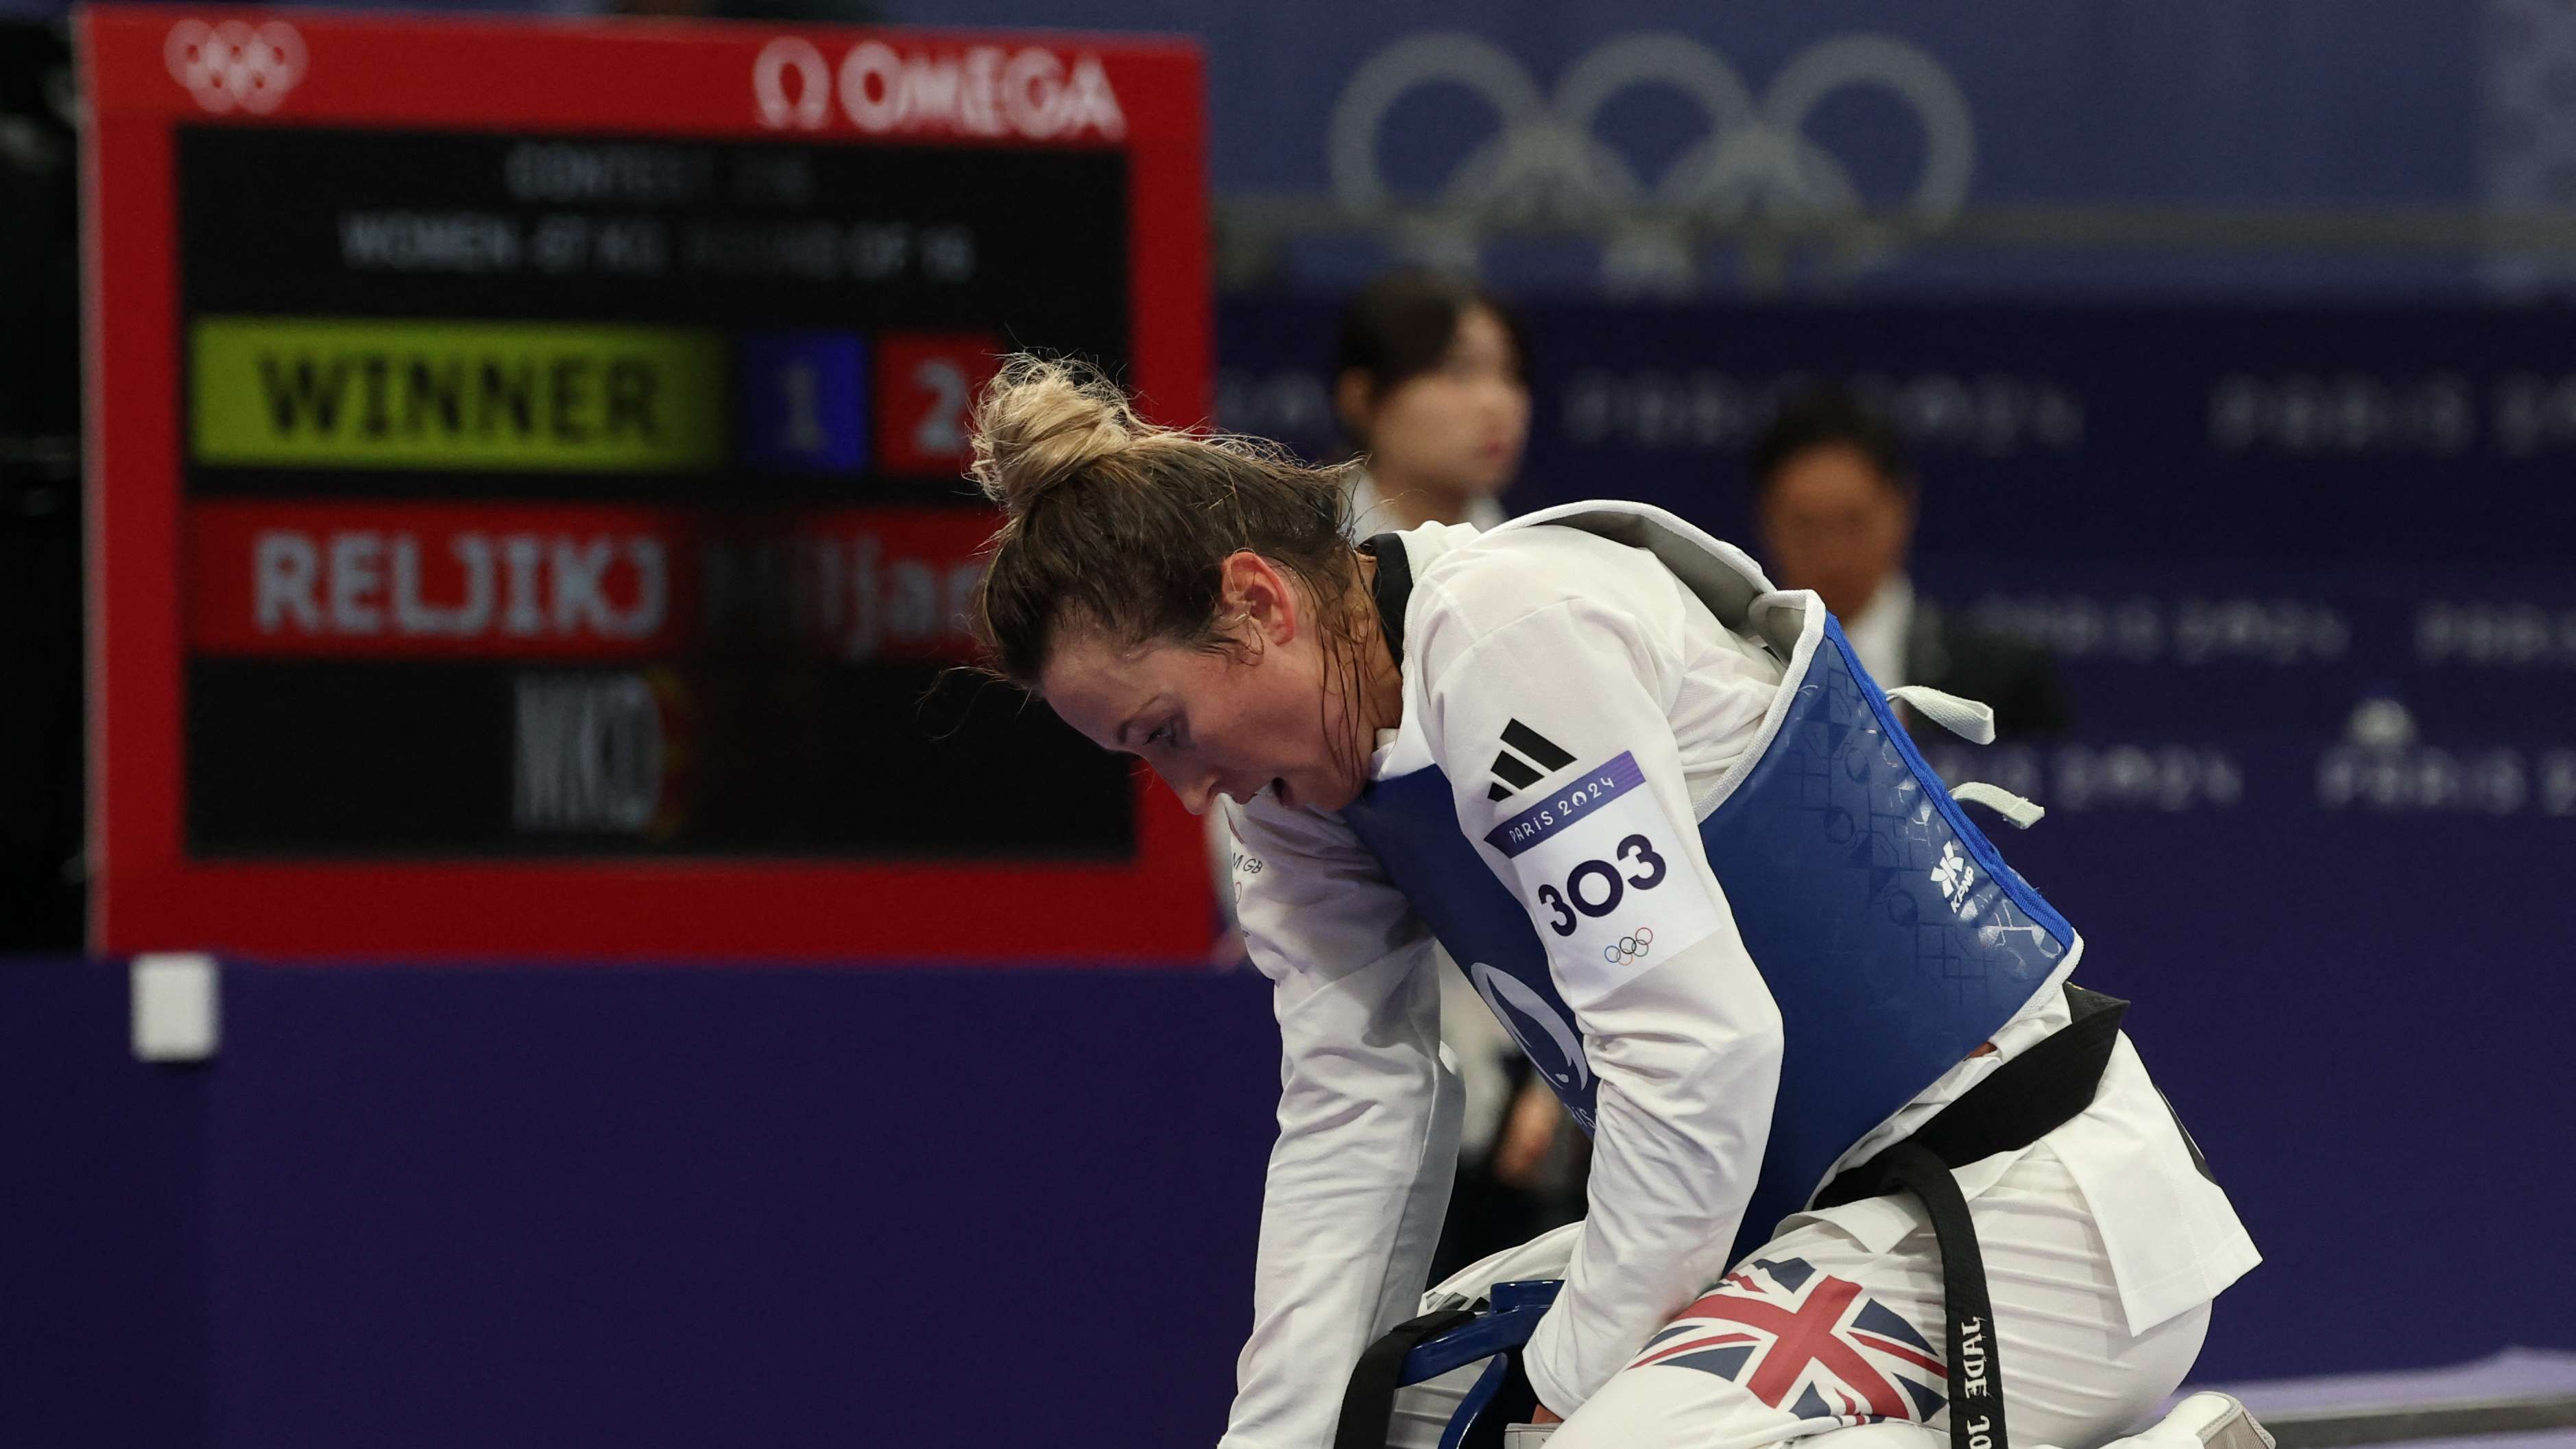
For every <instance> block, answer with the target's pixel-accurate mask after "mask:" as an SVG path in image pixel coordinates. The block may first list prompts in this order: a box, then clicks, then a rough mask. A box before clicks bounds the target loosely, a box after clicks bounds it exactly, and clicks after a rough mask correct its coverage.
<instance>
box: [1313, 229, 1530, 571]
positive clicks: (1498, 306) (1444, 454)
mask: <svg viewBox="0 0 2576 1449" xmlns="http://www.w3.org/2000/svg"><path fill="white" fill-rule="evenodd" d="M1333 414H1334V416H1335V417H1337V418H1338V419H1340V420H1341V424H1342V428H1343V430H1344V431H1345V432H1347V433H1348V434H1349V435H1350V438H1351V442H1352V444H1353V445H1354V446H1355V447H1356V448H1357V450H1358V451H1359V453H1360V454H1361V455H1362V457H1363V458H1364V460H1365V461H1364V462H1363V464H1362V466H1361V468H1360V470H1359V471H1358V473H1357V475H1356V478H1355V481H1354V484H1353V492H1352V496H1351V516H1352V517H1353V518H1354V519H1355V520H1357V523H1358V526H1360V527H1361V528H1363V529H1370V530H1375V529H1398V530H1401V529H1407V528H1414V527H1418V526H1420V525H1422V524H1425V523H1472V524H1475V525H1476V526H1477V527H1479V528H1491V527H1493V526H1494V525H1495V524H1497V523H1500V522H1502V521H1503V518H1504V516H1505V515H1504V512H1503V507H1502V505H1501V504H1500V503H1499V502H1497V501H1496V495H1498V494H1500V493H1501V492H1502V491H1503V489H1504V488H1505V487H1507V486H1509V485H1510V483H1511V481H1512V475H1513V474H1514V473H1516V472H1518V471H1519V470H1520V465H1521V450H1522V448H1523V447H1524V446H1526V445H1527V444H1528V442H1529V421H1530V389H1529V339H1528V336H1527V335H1526V333H1525V332H1524V331H1523V330H1522V327H1521V322H1520V319H1519V318H1518V317H1516V316H1514V315H1513V313H1512V311H1511V309H1510V308H1509V307H1507V306H1505V305H1504V304H1503V303H1502V302H1501V301H1500V300H1499V299H1497V298H1496V297H1494V296H1493V295H1492V294H1491V293H1489V292H1486V291H1484V290H1482V289H1481V288H1478V287H1477V286H1476V285H1475V284H1473V283H1472V282H1467V281H1464V280H1461V279H1458V278H1454V277H1446V276H1442V275H1440V274H1438V273H1436V272H1423V271H1403V272H1394V273H1390V274H1388V275H1387V276H1384V277H1380V278H1379V279H1378V280H1376V281H1375V282H1372V283H1370V284H1369V286H1368V288H1367V289H1366V290H1365V291H1362V292H1361V293H1360V294H1359V295H1358V296H1357V297H1354V298H1352V299H1351V305H1350V308H1349V309H1348V310H1347V311H1345V312H1344V313H1343V314H1342V339H1341V349H1340V355H1339V357H1338V358H1337V359H1336V361H1335V364H1334V368H1333Z"/></svg>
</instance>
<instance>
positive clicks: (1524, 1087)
mask: <svg viewBox="0 0 2576 1449" xmlns="http://www.w3.org/2000/svg"><path fill="white" fill-rule="evenodd" d="M1333 411H1334V414H1335V416H1336V417H1338V418H1339V419H1340V421H1341V424H1342V428H1343V430H1344V431H1345V432H1347V433H1348V434H1349V435H1350V438H1351V442H1352V444H1353V445H1354V446H1355V447H1356V448H1358V450H1359V451H1360V453H1361V454H1362V455H1363V457H1364V459H1365V462H1364V463H1363V464H1362V466H1361V467H1360V468H1359V469H1356V470H1354V478H1353V488H1352V495H1351V517H1352V520H1353V531H1354V532H1356V533H1357V534H1359V535H1360V536H1361V537H1367V536H1368V535H1370V534H1374V533H1383V532H1388V531H1395V530H1402V529H1408V528H1415V527H1418V526H1420V525H1422V524H1425V523H1472V524H1475V525H1476V526H1478V527H1480V528H1491V527H1493V526H1494V525H1495V524H1497V523H1500V522H1502V521H1503V518H1504V516H1505V515H1504V511H1503V506H1502V504H1501V503H1500V502H1498V501H1497V500H1496V495H1497V494H1499V493H1500V492H1502V490H1503V488H1504V487H1505V486H1506V485H1508V484H1509V483H1510V482H1511V480H1512V475H1513V474H1514V473H1516V472H1517V471H1519V469H1520V462H1521V450H1522V448H1523V447H1524V445H1526V444H1527V442H1528V441H1529V421H1530V389H1529V339H1528V336H1527V334H1526V332H1525V331H1524V330H1523V328H1522V326H1521V322H1520V319H1519V318H1518V317H1517V316H1515V315H1514V314H1513V312H1512V310H1511V308H1510V307H1509V306H1507V305H1505V304H1504V303H1503V302H1502V301H1501V300H1500V299H1499V298H1497V297H1495V296H1493V295H1492V294H1491V293H1488V292H1486V291H1484V290H1482V289H1480V288H1478V287H1477V286H1476V285H1475V284H1474V283H1472V282H1469V281H1465V280H1462V279H1459V278H1455V277H1448V276H1443V275H1441V274H1439V273H1436V272H1427V271H1401V272H1394V273H1390V274H1388V275H1387V276H1384V277H1381V278H1379V279H1378V280H1377V281H1375V282H1372V283H1370V284H1369V286H1368V287H1367V288H1366V289H1365V290H1363V291H1362V292H1361V293H1360V294H1359V295H1358V296H1357V297H1355V298H1353V299H1352V300H1351V304H1350V306H1349V308H1348V309H1347V310H1346V311H1344V312H1343V314H1342V335H1341V350H1340V356H1339V357H1338V358H1337V359H1336V361H1335V366H1334V376H1333ZM1437 949H1438V948H1436V947H1435V948H1434V950H1435V951H1436V950H1437ZM1436 966H1437V969H1438V971H1439V973H1440V1036H1441V1045H1442V1046H1443V1047H1444V1048H1445V1049H1446V1050H1447V1052H1448V1055H1449V1057H1450V1061H1451V1065H1452V1066H1454V1067H1455V1068H1456V1069H1457V1071H1458V1075H1459V1079H1460V1081H1461V1082H1462V1084H1463V1085H1464V1087H1465V1091H1466V1099H1467V1100H1466V1112H1465V1120H1464V1122H1463V1125H1462V1126H1461V1128H1460V1131H1459V1142H1458V1178H1457V1183H1456V1186H1455V1187H1454V1189H1453V1190H1452V1192H1451V1194H1450V1199H1449V1220H1448V1222H1447V1223H1446V1224H1445V1225H1443V1227H1442V1229H1441V1235H1440V1246H1439V1249H1438V1251H1437V1252H1436V1253H1435V1254H1434V1260H1433V1263H1432V1267H1431V1276H1432V1277H1433V1278H1434V1279H1435V1280H1436V1279H1439V1278H1442V1277H1445V1276H1447V1275H1448V1274H1449V1273H1451V1272H1453V1271H1455V1270H1456V1269H1458V1268H1462V1267H1464V1266H1466V1265H1467V1264H1469V1263H1472V1262H1474V1261H1476V1260H1477V1259H1479V1258H1482V1257H1485V1256H1486V1255H1488V1254H1491V1253H1496V1252H1500V1251H1501V1250H1503V1249H1504V1248H1508V1247H1513V1246H1515V1245H1517V1244H1520V1243H1523V1242H1526V1241H1528V1240H1529V1239H1531V1238H1533V1237H1536V1236H1537V1235H1538V1234H1540V1233H1543V1232H1545V1231H1547V1230H1548V1229H1549V1228H1552V1227H1555V1226H1557V1225H1559V1224H1561V1223H1566V1222H1571V1221H1573V1220H1574V1219H1575V1218H1577V1217H1580V1216H1582V1214H1583V1181H1582V1178H1583V1163H1584V1158H1585V1152H1584V1144H1583V1140H1582V1134H1581V1133H1580V1132H1578V1131H1576V1130H1575V1128H1574V1124H1573V1122H1572V1120H1571V1119H1570V1118H1568V1117H1567V1116H1566V1114H1565V1108H1564V1107H1563V1106H1562V1105H1560V1104H1559V1103H1558V1102H1557V1100H1556V1094H1555V1093H1553V1092H1551V1091H1549V1090H1548V1089H1547V1086H1546V1084H1545V1083H1543V1082H1541V1081H1539V1080H1538V1079H1537V1077H1536V1075H1535V1074H1534V1073H1532V1072H1531V1070H1530V1068H1529V1063H1528V1059H1527V1058H1526V1057H1524V1056H1523V1055H1522V1054H1521V1051H1520V1048H1519V1047H1518V1045H1516V1044H1515V1043H1514V1042H1513V1041H1512V1039H1511V1037H1510V1036H1509V1035H1507V1034H1506V1033H1505V1032H1504V1031H1503V1029H1502V1026H1501V1025H1500V1024H1499V1023H1498V1022H1497V1021H1496V1020H1495V1019H1494V1014H1493V1011H1492V1010H1491V1009H1490V1008H1489V1007H1487V1006H1486V1005H1485V1002H1484V1000H1483V998H1481V997H1479V996H1478V995H1477V994H1476V988H1475V987H1474V986H1472V985H1470V984H1469V983H1468V981H1467V976H1466V973H1465V972H1463V971H1461V970H1459V969H1458V968H1457V966H1456V965H1455V964H1454V963H1453V962H1451V961H1450V960H1449V959H1448V957H1447V956H1446V954H1445V953H1444V954H1442V955H1441V956H1440V958H1439V960H1438V961H1437V963H1436Z"/></svg>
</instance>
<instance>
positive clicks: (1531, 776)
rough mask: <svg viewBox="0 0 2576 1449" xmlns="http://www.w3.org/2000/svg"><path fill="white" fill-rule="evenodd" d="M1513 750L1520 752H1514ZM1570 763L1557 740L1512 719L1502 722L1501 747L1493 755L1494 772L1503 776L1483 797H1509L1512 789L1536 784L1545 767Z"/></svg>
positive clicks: (1567, 755)
mask: <svg viewBox="0 0 2576 1449" xmlns="http://www.w3.org/2000/svg"><path fill="white" fill-rule="evenodd" d="M1515 750H1517V751H1519V753H1518V754H1515V753H1513V752H1514V751H1515ZM1524 757H1526V758H1524ZM1533 762H1535V763H1533ZM1573 763H1574V757H1573V756H1572V755H1569V754H1567V753H1566V752H1565V750H1564V749H1563V748H1562V747H1561V746H1559V745H1558V744H1557V743H1556V741H1554V740H1551V739H1549V738H1548V737H1547V736H1545V735H1543V734H1540V733H1539V732H1538V731H1536V730H1534V729H1531V728H1530V727H1529V726H1528V725H1525V724H1522V723H1521V722H1520V721H1519V720H1513V721H1511V722H1510V723H1508V724H1506V725H1504V726H1503V748H1502V750H1501V751H1500V752H1499V753H1497V754H1496V755H1495V756H1494V773H1495V774H1497V775H1499V776H1501V777H1502V778H1501V779H1499V780H1496V781H1495V782H1494V783H1493V785H1492V787H1491V788H1489V789H1487V790H1486V791H1485V798H1486V799H1488V800H1508V799H1510V798H1511V797H1512V794H1513V792H1514V791H1517V790H1526V789H1528V788H1529V787H1530V786H1532V785H1535V784H1537V783H1538V782H1539V777H1540V776H1542V775H1545V774H1546V773H1547V772H1548V771H1550V770H1562V769H1564V768H1565V767H1566V766H1568V765H1571V764H1573Z"/></svg>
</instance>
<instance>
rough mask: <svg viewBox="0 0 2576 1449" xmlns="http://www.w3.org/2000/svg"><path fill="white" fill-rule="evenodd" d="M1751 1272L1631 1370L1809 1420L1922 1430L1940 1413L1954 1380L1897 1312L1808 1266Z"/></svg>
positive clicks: (1696, 1306) (1664, 1335)
mask: <svg viewBox="0 0 2576 1449" xmlns="http://www.w3.org/2000/svg"><path fill="white" fill-rule="evenodd" d="M1747 1267H1748V1268H1749V1269H1750V1270H1751V1271H1746V1270H1745V1269H1739V1270H1737V1271H1736V1272H1733V1273H1730V1274H1728V1275H1727V1276H1726V1278H1725V1280H1724V1281H1723V1282H1720V1283H1719V1284H1718V1285H1717V1286H1716V1287H1715V1288H1712V1289H1710V1290H1709V1291H1708V1292H1707V1293H1706V1294H1703V1295H1702V1296H1701V1297H1700V1299H1699V1301H1698V1302H1696V1303H1693V1304H1692V1305H1691V1306H1690V1307H1688V1308H1685V1309H1683V1310H1682V1311H1681V1315H1680V1316H1679V1317H1678V1318H1676V1319H1674V1320H1673V1322H1672V1325H1671V1326H1670V1327H1668V1328H1666V1329H1665V1330H1664V1331H1663V1332H1661V1333H1659V1334H1656V1335H1655V1336H1654V1338H1652V1339H1651V1340H1649V1341H1648V1342H1647V1344H1646V1347H1645V1351H1644V1352H1642V1353H1640V1354H1639V1355H1638V1356H1637V1357H1636V1359H1635V1360H1634V1361H1633V1362H1631V1363H1630V1364H1629V1367H1630V1368H1644V1367H1647V1366H1648V1365H1662V1366H1664V1367H1668V1368H1689V1369H1698V1370H1699V1371H1701V1372H1702V1373H1712V1374H1715V1375H1717V1376H1718V1377H1719V1378H1722V1379H1727V1380H1730V1381H1732V1382H1735V1383H1739V1384H1742V1385H1743V1386H1744V1387H1745V1389H1746V1390H1747V1391H1748V1392H1750V1393H1751V1394H1752V1395H1753V1396H1754V1397H1755V1398H1757V1399H1760V1400H1761V1401H1762V1402H1764V1403H1766V1404H1769V1405H1770V1406H1771V1407H1773V1408H1775V1409H1786V1410H1787V1411H1789V1412H1790V1413H1792V1414H1795V1415H1797V1416H1798V1417H1799V1418H1802V1419H1840V1420H1843V1421H1845V1422H1846V1423H1850V1424H1874V1423H1878V1422H1880V1421H1882V1420H1888V1419H1901V1420H1907V1421H1910V1422H1913V1423H1918V1424H1919V1423H1923V1422H1925V1421H1927V1420H1929V1419H1930V1418H1931V1417H1932V1416H1933V1415H1934V1414H1935V1413H1938V1412H1939V1411H1940V1408H1941V1405H1942V1403H1943V1402H1944V1398H1943V1395H1942V1393H1941V1390H1940V1388H1939V1387H1938V1385H1939V1384H1940V1383H1941V1381H1942V1380H1943V1379H1946V1378H1947V1377H1948V1376H1949V1375H1948V1373H1947V1372H1946V1371H1945V1370H1944V1369H1943V1368H1942V1367H1941V1360H1940V1358H1939V1356H1938V1354H1937V1353H1936V1352H1935V1350H1934V1349H1933V1347H1932V1345H1931V1344H1930V1343H1928V1342H1926V1341H1925V1340H1924V1337H1923V1335H1922V1334H1920V1333H1918V1332H1916V1331H1915V1329H1914V1326H1913V1325H1912V1324H1910V1323H1907V1322H1906V1321H1905V1319H1904V1318H1903V1317H1901V1316H1900V1315H1898V1314H1897V1313H1896V1311H1895V1310H1893V1309H1891V1308H1889V1307H1888V1306H1887V1305H1886V1304H1883V1303H1881V1302H1879V1301H1878V1300H1877V1299H1875V1298H1872V1297H1870V1296H1869V1295H1868V1294H1866V1293H1864V1292H1862V1291H1861V1287H1860V1285H1859V1284H1857V1283H1854V1282H1851V1281H1850V1280H1848V1279H1844V1278H1836V1277H1833V1276H1831V1275H1830V1274H1826V1273H1819V1272H1817V1271H1816V1270H1815V1269H1814V1268H1813V1267H1812V1266H1810V1265H1809V1264H1808V1263H1807V1261H1806V1260H1805V1259H1803V1258H1781V1259H1776V1260H1774V1259H1769V1258H1757V1259H1755V1260H1754V1261H1753V1262H1752V1263H1750V1264H1749V1265H1747ZM1757 1274H1758V1275H1759V1276H1758V1277H1757V1276H1756V1275H1757Z"/></svg>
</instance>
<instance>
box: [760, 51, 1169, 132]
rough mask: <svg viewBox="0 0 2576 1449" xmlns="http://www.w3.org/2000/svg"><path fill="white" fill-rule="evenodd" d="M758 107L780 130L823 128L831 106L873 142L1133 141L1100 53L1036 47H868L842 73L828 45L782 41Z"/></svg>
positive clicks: (764, 61)
mask: <svg viewBox="0 0 2576 1449" xmlns="http://www.w3.org/2000/svg"><path fill="white" fill-rule="evenodd" d="M751 95H752V101H753V103H754V104H755V105H757V106H758V107H759V108H760V123H761V124H762V125H764V126H766V127H768V128H769V129H771V130H773V131H783V130H791V129H792V130H799V131H819V130H821V129H823V128H824V127H825V126H826V125H829V124H830V123H831V118H832V102H833V101H834V100H835V99H837V100H838V101H839V102H840V103H841V113H842V114H843V115H845V116H847V117H848V118H849V121H850V124H851V125H853V126H856V127H858V128H859V129H860V130H862V131H866V132H868V133H869V134H871V135H878V136H886V135H962V136H993V137H1005V136H1017V137H1020V138H1022V139H1024V140H1030V141H1063V140H1074V139H1077V138H1080V137H1084V136H1097V137H1099V138H1100V139H1102V140H1107V141H1116V140H1120V139H1123V138H1124V137H1125V136H1126V134H1127V116H1126V113H1125V112H1124V111H1122V110H1120V109H1119V106H1118V93H1117V92H1116V91H1115V90H1112V89H1111V88H1110V85H1109V73H1108V72H1107V71H1106V70H1104V69H1102V68H1101V64H1100V58H1099V57H1098V56H1096V55H1083V54H1077V55H1075V56H1074V57H1073V59H1072V61H1071V62H1070V63H1068V62H1067V61H1066V59H1065V58H1064V57H1063V56H1061V55H1058V54H1057V53H1056V52H1054V51H1052V50H1047V49H1044V48H1042V47H1037V46H1029V47H1024V48H1021V49H1018V50H1012V49H1007V48H1005V47H1002V46H998V45H974V46H968V47H967V48H965V49H964V50H962V51H957V52H955V53H952V54H944V55H942V54H931V53H927V52H920V51H915V52H910V53H906V52H902V51H898V50H896V49H895V48H894V47H893V46H891V45H888V44H887V43H885V42H884V41H882V40H863V41H860V42H859V43H858V44H856V45H854V46H852V47H850V50H849V53H848V54H847V55H844V56H842V57H841V64H840V67H839V68H838V70H837V71H836V70H835V69H834V68H833V66H832V64H831V63H830V61H829V60H827V59H826V58H825V57H824V55H823V52H822V50H821V48H820V47H818V46H816V45H815V44H814V43H813V42H812V41H810V40H807V39H805V38H804V37H802V36H796V35H782V36H780V37H778V38H777V39H776V40H773V41H771V42H769V43H768V44H767V45H764V46H762V47H761V48H760V55H759V57H758V58H757V59H755V60H754V61H753V62H752V65H751Z"/></svg>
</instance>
